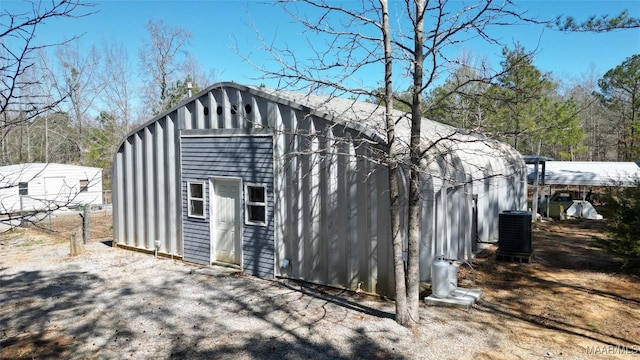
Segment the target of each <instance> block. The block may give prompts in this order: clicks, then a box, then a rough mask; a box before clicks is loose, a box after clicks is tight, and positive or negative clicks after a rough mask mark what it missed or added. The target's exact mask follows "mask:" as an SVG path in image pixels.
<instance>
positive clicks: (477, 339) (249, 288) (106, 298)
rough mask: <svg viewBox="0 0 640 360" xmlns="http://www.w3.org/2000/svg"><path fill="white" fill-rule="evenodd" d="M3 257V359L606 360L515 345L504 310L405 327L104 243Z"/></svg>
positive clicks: (371, 300) (366, 310)
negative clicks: (78, 250)
mask: <svg viewBox="0 0 640 360" xmlns="http://www.w3.org/2000/svg"><path fill="white" fill-rule="evenodd" d="M0 251H2V252H3V257H2V258H1V259H0V289H1V290H0V304H1V306H0V324H1V325H0V327H1V331H2V332H1V333H0V358H68V359H87V358H101V359H103V358H104V359H115V358H118V359H122V358H132V359H148V358H157V359H166V358H185V359H231V358H233V359H269V358H278V359H353V358H361V359H389V358H392V359H403V358H407V359H478V358H480V359H533V358H538V359H542V358H562V359H580V358H589V359H592V358H599V357H600V356H592V355H589V354H586V352H585V349H584V348H581V347H577V346H574V345H572V344H562V343H558V342H555V341H554V332H553V330H548V332H547V333H544V334H547V335H545V336H538V337H536V339H535V341H532V342H530V341H526V342H523V341H514V340H513V337H512V336H510V334H511V333H512V332H520V331H522V332H526V331H527V329H528V328H529V327H530V324H529V323H526V322H523V321H522V320H519V319H518V318H517V316H514V315H513V314H504V313H500V312H499V311H496V309H499V308H500V304H487V303H485V304H482V303H481V304H480V305H479V306H476V307H475V308H473V309H471V310H464V309H455V308H440V307H432V306H424V307H423V308H422V309H421V325H419V326H417V327H415V328H413V329H407V328H404V327H402V326H399V325H397V324H396V323H395V322H394V320H393V312H394V307H393V303H392V302H390V301H386V300H383V299H379V298H377V297H373V296H368V295H363V294H354V293H351V292H343V291H341V290H336V289H330V288H326V287H318V286H313V285H310V284H304V283H299V282H293V281H285V280H264V279H258V278H254V277H250V276H245V275H242V274H239V273H236V272H235V271H234V270H232V269H228V268H224V267H217V266H210V267H199V266H195V265H192V264H188V263H184V262H182V261H173V260H171V259H164V258H158V259H156V258H154V257H153V256H152V255H147V254H141V253H137V252H133V251H128V250H123V249H117V248H112V247H110V246H107V245H106V244H105V243H102V242H92V243H89V244H87V245H86V252H85V253H84V254H82V255H79V256H76V257H70V256H69V255H68V254H69V244H68V242H62V241H57V242H51V241H49V240H48V239H47V238H46V237H45V236H36V235H30V236H26V237H25V236H17V235H16V236H12V237H10V238H5V240H2V241H1V246H0ZM516 339H522V337H521V336H519V337H516ZM593 345H594V346H602V344H601V343H598V342H593ZM618 357H620V358H623V357H625V356H618ZM601 358H609V357H608V355H607V356H602V357H601ZM631 358H634V359H638V355H637V354H636V355H635V356H633V355H632V357H631Z"/></svg>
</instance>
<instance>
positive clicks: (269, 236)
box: [181, 136, 275, 277]
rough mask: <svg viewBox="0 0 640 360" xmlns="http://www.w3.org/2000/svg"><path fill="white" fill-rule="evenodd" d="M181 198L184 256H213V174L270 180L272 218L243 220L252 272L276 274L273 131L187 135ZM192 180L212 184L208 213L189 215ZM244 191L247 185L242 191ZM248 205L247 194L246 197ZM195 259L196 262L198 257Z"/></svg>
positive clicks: (244, 251)
mask: <svg viewBox="0 0 640 360" xmlns="http://www.w3.org/2000/svg"><path fill="white" fill-rule="evenodd" d="M181 145H182V204H183V214H184V215H183V225H184V246H185V259H187V260H190V261H194V260H198V261H202V260H203V259H206V261H210V260H209V257H210V255H209V253H210V249H211V236H210V232H211V230H210V225H209V224H210V221H211V219H210V211H209V202H210V201H209V199H210V196H209V194H210V192H211V189H209V186H208V181H209V179H210V178H211V177H235V178H241V179H242V180H243V183H247V182H249V183H261V184H265V185H266V186H267V195H268V197H267V208H268V217H267V219H268V224H267V225H266V226H258V225H248V224H245V223H244V219H240V220H241V221H242V224H243V225H242V254H243V255H242V264H243V270H244V271H245V272H247V273H249V274H253V275H257V276H262V277H273V276H274V270H273V269H274V257H275V255H274V216H273V214H274V206H273V201H274V200H273V189H274V188H273V176H274V175H273V139H272V137H270V136H229V137H217V136H216V137H186V136H185V137H183V138H182V141H181ZM187 180H200V181H204V182H205V184H207V185H206V186H205V187H206V194H205V196H206V199H207V200H206V209H205V214H206V218H205V219H196V218H190V217H188V216H187V200H186V199H187V187H186V184H187ZM242 193H243V194H244V191H242ZM242 209H244V200H242ZM242 213H244V211H242ZM198 261H195V262H198Z"/></svg>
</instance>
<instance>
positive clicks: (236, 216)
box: [211, 179, 241, 265]
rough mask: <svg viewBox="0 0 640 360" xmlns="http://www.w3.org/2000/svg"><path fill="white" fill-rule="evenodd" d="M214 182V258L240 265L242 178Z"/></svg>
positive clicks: (212, 215)
mask: <svg viewBox="0 0 640 360" xmlns="http://www.w3.org/2000/svg"><path fill="white" fill-rule="evenodd" d="M212 183H213V194H212V196H213V199H212V201H211V204H213V207H212V214H211V219H212V232H211V236H212V238H213V254H214V259H215V261H222V262H227V263H232V264H238V265H240V256H241V253H240V235H241V234H240V223H241V218H240V180H227V179H215V180H213V181H212Z"/></svg>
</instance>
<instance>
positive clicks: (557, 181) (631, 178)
mask: <svg viewBox="0 0 640 360" xmlns="http://www.w3.org/2000/svg"><path fill="white" fill-rule="evenodd" d="M528 171H529V174H528V177H527V180H528V182H529V183H530V184H532V183H533V180H534V178H535V175H534V173H533V171H534V170H533V166H530V165H529V166H528ZM638 181H640V165H639V164H638V163H635V162H612V161H547V162H546V169H545V180H544V183H545V184H546V185H584V186H634V185H636V183H637V182H638Z"/></svg>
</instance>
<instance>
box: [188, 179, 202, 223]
mask: <svg viewBox="0 0 640 360" xmlns="http://www.w3.org/2000/svg"><path fill="white" fill-rule="evenodd" d="M187 203H188V204H189V211H188V212H189V213H188V215H189V216H190V217H197V218H204V217H205V216H204V183H203V182H191V181H189V182H187Z"/></svg>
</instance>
